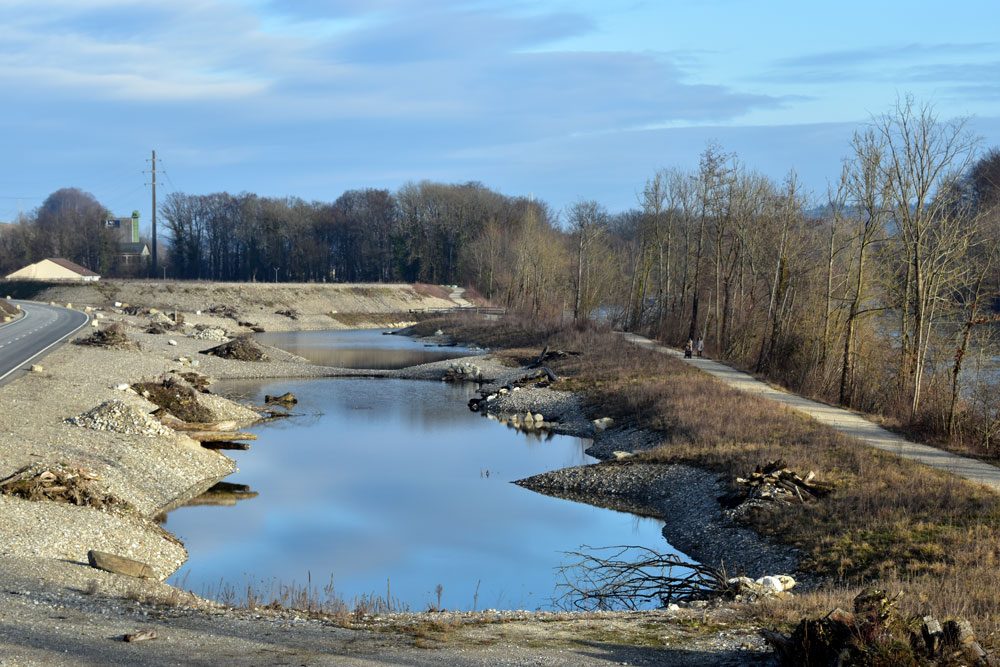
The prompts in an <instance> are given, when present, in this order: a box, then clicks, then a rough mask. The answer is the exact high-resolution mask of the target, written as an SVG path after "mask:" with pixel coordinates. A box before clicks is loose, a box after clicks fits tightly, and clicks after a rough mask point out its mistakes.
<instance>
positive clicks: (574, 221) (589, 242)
mask: <svg viewBox="0 0 1000 667" xmlns="http://www.w3.org/2000/svg"><path fill="white" fill-rule="evenodd" d="M568 221H569V229H570V234H571V235H572V237H573V245H574V247H575V249H576V282H575V283H574V285H573V289H574V301H573V319H575V320H579V319H580V318H581V317H587V316H588V315H589V314H590V313H589V310H588V307H589V306H592V305H593V304H585V303H584V301H583V295H584V293H585V290H586V285H585V278H586V276H587V268H588V263H589V261H590V260H591V254H592V249H593V247H594V245H595V243H596V242H597V240H598V239H600V238H601V236H602V235H603V234H604V233H605V231H607V226H608V212H607V210H605V208H604V207H603V206H601V205H600V204H598V203H597V202H596V201H594V200H592V199H591V200H581V201H578V202H576V203H575V204H573V205H572V206H571V207H570V210H569V218H568Z"/></svg>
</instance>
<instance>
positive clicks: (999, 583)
mask: <svg viewBox="0 0 1000 667" xmlns="http://www.w3.org/2000/svg"><path fill="white" fill-rule="evenodd" d="M478 326H480V327H481V326H482V325H478ZM521 326H522V328H523V325H521ZM505 327H506V328H505ZM441 328H442V329H445V327H444V326H442V327H441ZM516 329H517V326H515V325H513V324H512V323H510V322H508V323H507V324H506V325H504V326H501V327H498V328H497V329H495V330H492V331H487V332H485V333H484V334H483V336H482V338H480V337H478V336H477V335H476V334H475V333H474V331H472V327H471V325H470V324H468V323H466V325H465V329H464V334H465V335H466V336H467V337H468V340H477V341H482V340H483V339H484V338H485V339H489V340H491V341H493V344H494V345H496V341H497V340H498V339H502V337H503V335H504V333H505V332H507V331H512V330H516ZM445 330H446V331H447V329H445ZM513 333H514V335H512V336H511V343H512V344H511V345H510V346H508V347H513V346H517V347H528V345H526V341H529V340H530V341H534V345H535V346H537V347H536V348H535V349H524V350H510V351H508V353H507V354H508V355H509V356H511V357H512V358H513V359H515V360H516V361H520V362H523V361H524V360H526V359H528V358H532V355H537V353H538V349H537V348H539V347H541V345H546V344H547V345H549V347H550V349H564V350H574V351H578V352H582V354H581V355H579V356H570V357H565V358H563V359H557V360H553V361H552V362H551V364H550V365H551V367H552V369H553V370H554V371H555V372H556V373H558V374H559V375H560V376H561V377H564V378H566V379H565V380H564V382H562V383H561V385H562V386H563V387H565V388H567V389H571V390H574V391H578V392H581V393H583V394H584V396H585V397H586V403H587V405H588V406H589V408H590V410H591V411H592V413H593V414H592V416H612V417H614V418H615V419H616V421H618V422H619V423H621V422H623V421H624V422H628V423H632V424H636V425H640V426H643V427H645V428H647V429H650V430H652V431H654V432H656V433H658V434H660V435H661V437H662V444H661V445H660V446H659V447H658V448H657V449H655V450H653V451H650V452H648V453H646V454H644V455H643V458H644V459H646V460H648V461H654V462H663V463H675V462H683V463H689V464H693V465H696V466H700V467H704V468H710V469H713V470H718V471H720V472H723V473H725V474H726V475H728V476H729V478H730V480H734V479H735V478H736V477H737V476H741V475H746V474H747V473H749V472H751V471H752V470H753V469H754V467H755V466H756V465H758V464H763V463H766V462H768V461H771V460H774V459H777V458H782V459H784V460H785V461H787V463H788V465H789V467H790V468H792V469H794V470H798V471H801V472H803V473H804V472H806V471H809V470H812V471H815V472H816V475H817V477H818V478H819V479H822V480H824V481H829V482H832V483H834V484H835V485H836V490H835V491H834V492H833V493H832V494H831V495H830V496H828V497H827V498H825V499H823V500H822V501H821V502H819V503H811V504H807V505H780V506H774V507H772V508H769V509H764V510H759V511H757V512H755V513H752V514H751V515H750V516H749V517H748V521H750V522H751V523H752V524H753V525H754V526H755V527H756V528H757V530H758V531H760V532H762V533H765V534H770V535H772V536H773V537H774V538H775V539H777V540H779V541H781V542H784V543H787V544H790V545H793V546H795V547H797V548H799V549H800V551H801V553H802V563H801V569H802V570H803V571H804V572H807V573H810V574H812V575H815V576H817V577H820V578H822V579H824V580H826V581H828V582H830V583H831V584H832V585H833V586H835V588H833V589H830V588H826V589H824V590H823V591H821V592H819V593H816V594H812V595H810V596H806V597H804V598H803V599H802V600H801V604H803V605H810V604H812V605H814V608H815V611H816V613H819V611H821V610H822V611H829V609H830V608H831V603H834V602H835V604H833V605H832V606H836V605H837V604H839V605H840V606H845V608H848V607H849V603H850V598H851V591H853V592H855V593H856V590H853V589H857V588H858V587H860V586H862V585H870V584H874V585H877V586H878V587H880V588H883V589H886V590H890V591H895V590H904V591H905V597H904V599H903V602H902V603H901V604H900V610H901V611H903V612H905V613H918V614H926V613H932V614H934V615H936V616H938V617H939V618H946V617H950V616H957V615H961V616H965V617H967V618H969V619H970V620H971V621H972V622H973V624H974V626H975V627H976V629H977V634H978V635H979V636H980V637H981V638H982V639H983V641H984V642H985V643H986V644H991V645H1000V641H998V640H1000V636H998V633H1000V596H998V595H997V593H996V591H998V590H1000V496H998V495H997V494H994V493H992V492H990V491H988V490H986V489H983V488H981V487H979V486H977V485H974V484H972V483H970V482H966V481H965V480H961V479H958V478H956V477H954V476H952V475H950V474H947V473H944V472H940V471H936V470H932V469H930V468H927V467H925V466H921V465H918V464H916V463H913V462H909V461H905V460H902V459H899V458H897V457H894V456H891V455H888V454H884V453H880V452H878V451H876V450H874V449H872V448H870V447H868V446H866V445H863V444H861V443H859V442H857V441H854V440H852V439H850V438H847V437H846V436H842V435H840V434H838V433H836V432H835V431H833V430H832V429H830V428H827V427H825V426H822V425H820V424H818V423H816V422H814V421H812V420H810V419H808V418H807V417H804V416H802V415H800V414H799V413H796V412H794V411H792V410H790V409H788V408H786V407H783V406H779V405H777V404H775V403H773V402H770V401H767V400H765V399H762V398H758V397H754V396H749V395H746V394H742V393H739V392H737V391H735V390H733V389H730V388H729V387H726V386H725V385H723V384H722V383H721V382H719V381H717V380H715V379H714V378H711V377H709V376H707V375H705V374H702V373H700V372H699V371H697V370H696V369H694V368H692V367H690V366H688V365H687V364H684V363H683V362H681V361H679V360H676V359H672V358H669V357H666V356H664V355H661V354H657V353H655V352H651V351H647V350H643V349H641V348H638V347H636V346H633V345H630V344H628V343H626V342H625V341H624V340H623V339H622V338H620V337H619V336H616V335H614V334H610V333H607V332H604V331H594V330H589V329H588V330H583V331H581V330H577V329H572V328H570V329H561V330H548V331H545V330H544V329H542V328H539V327H536V328H535V329H534V330H529V331H520V332H517V331H514V332H513ZM545 334H547V335H545ZM837 591H843V594H841V593H838V592H837ZM830 596H834V597H833V598H831V597H830ZM824 607H825V609H824ZM812 608H813V607H811V608H810V609H812ZM765 611H766V609H765ZM775 616H776V617H777V614H776V615H775Z"/></svg>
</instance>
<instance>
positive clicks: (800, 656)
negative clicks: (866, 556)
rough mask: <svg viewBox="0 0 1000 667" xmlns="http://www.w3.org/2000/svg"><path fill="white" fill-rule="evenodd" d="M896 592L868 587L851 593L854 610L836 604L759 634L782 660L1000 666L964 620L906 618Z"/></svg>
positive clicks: (844, 663) (898, 594) (802, 663)
mask: <svg viewBox="0 0 1000 667" xmlns="http://www.w3.org/2000/svg"><path fill="white" fill-rule="evenodd" d="M901 596H902V593H897V594H896V595H894V596H889V595H887V594H886V593H885V592H884V591H880V590H878V589H874V588H867V589H865V590H864V591H862V592H861V593H860V594H859V595H858V596H857V597H856V598H854V611H853V612H848V611H844V610H843V609H840V608H837V609H834V610H833V611H831V612H830V613H828V614H827V615H826V616H824V617H822V618H813V619H808V618H807V619H803V620H802V621H800V622H799V624H798V626H797V627H796V628H795V631H794V632H792V634H791V635H785V634H781V633H778V632H772V631H769V630H763V631H762V633H761V634H762V635H763V636H764V639H765V640H767V642H768V643H769V644H771V646H773V647H774V649H775V652H776V653H777V654H778V657H779V658H780V659H781V663H782V664H783V665H867V664H906V665H984V666H986V665H990V666H992V665H1000V660H997V659H996V658H994V657H992V656H989V655H987V653H986V651H984V650H983V648H982V647H981V646H980V645H979V643H978V642H977V641H976V637H975V634H974V633H973V631H972V626H971V625H970V624H969V622H968V621H967V620H965V619H963V618H954V619H949V620H948V621H946V622H945V623H943V624H942V623H941V622H940V621H938V620H937V619H936V618H934V617H933V616H924V617H923V618H917V617H912V618H911V617H905V616H904V615H902V614H900V613H899V612H898V611H897V610H896V608H895V606H894V605H895V604H896V602H897V601H898V600H899V598H900V597H901Z"/></svg>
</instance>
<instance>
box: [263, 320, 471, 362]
mask: <svg viewBox="0 0 1000 667" xmlns="http://www.w3.org/2000/svg"><path fill="white" fill-rule="evenodd" d="M385 333H387V330H383V329H348V330H344V331H289V332H276V333H261V334H256V335H255V336H254V337H255V338H256V339H257V340H259V341H260V342H261V343H265V344H267V345H271V346H273V347H278V348H281V349H282V350H287V351H288V352H291V353H293V354H297V355H299V356H300V357H304V358H305V359H308V360H309V361H311V362H312V363H314V364H319V365H321V366H334V367H337V368H377V369H397V368H406V367H408V366H416V365H417V364H427V363H430V362H432V361H441V360H443V359H455V358H458V357H468V356H471V355H475V354H478V352H476V351H473V350H470V349H468V348H465V347H457V346H456V347H440V346H436V345H433V346H428V345H425V344H423V343H420V342H418V341H414V340H412V339H410V338H405V337H401V336H392V335H384V334H385Z"/></svg>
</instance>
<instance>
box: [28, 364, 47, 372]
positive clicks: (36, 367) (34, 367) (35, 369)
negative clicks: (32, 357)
mask: <svg viewBox="0 0 1000 667" xmlns="http://www.w3.org/2000/svg"><path fill="white" fill-rule="evenodd" d="M44 370H45V369H44V368H42V367H41V366H39V365H38V364H32V365H31V372H32V373H41V372H42V371H44Z"/></svg>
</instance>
